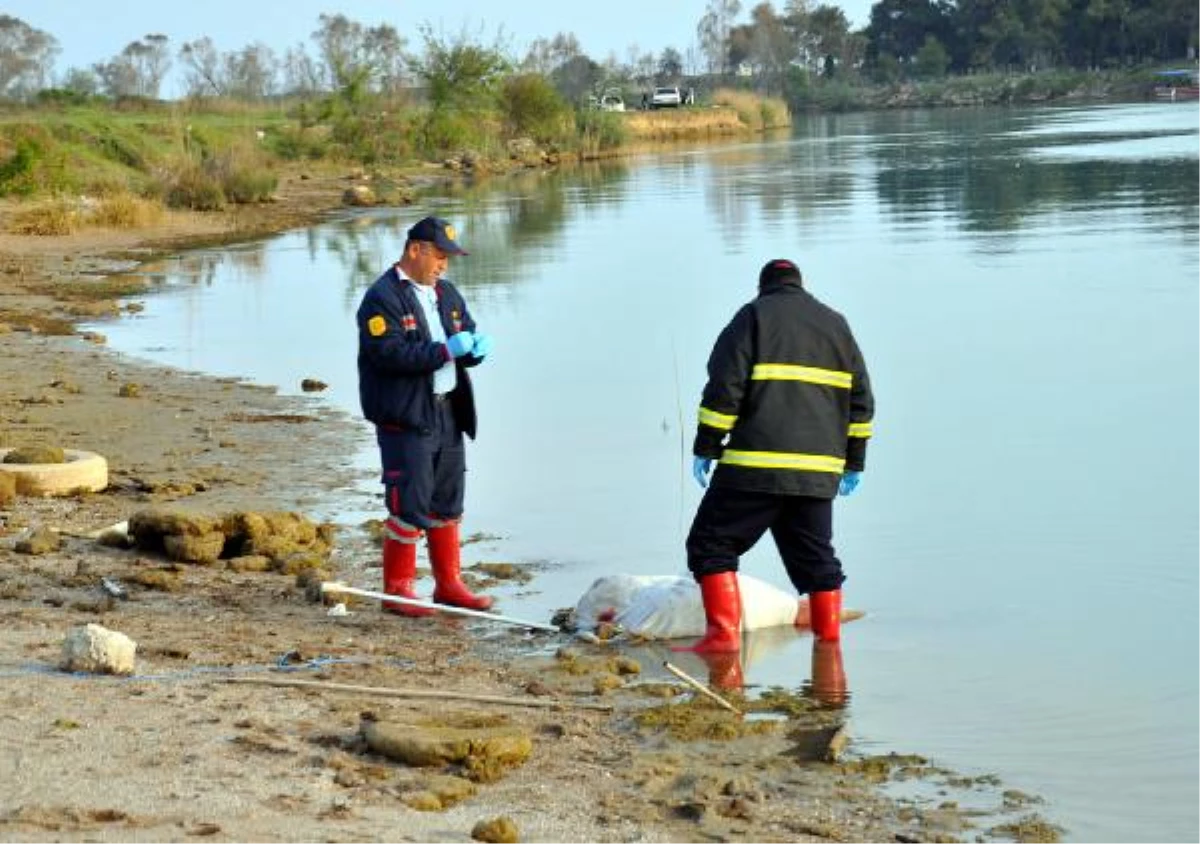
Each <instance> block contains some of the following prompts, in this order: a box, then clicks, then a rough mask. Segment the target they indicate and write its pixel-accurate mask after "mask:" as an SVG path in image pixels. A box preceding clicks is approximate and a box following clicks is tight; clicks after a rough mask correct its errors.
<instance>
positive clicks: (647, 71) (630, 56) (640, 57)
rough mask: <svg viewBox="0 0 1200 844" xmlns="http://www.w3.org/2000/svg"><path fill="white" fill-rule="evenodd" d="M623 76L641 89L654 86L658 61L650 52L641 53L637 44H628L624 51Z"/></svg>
mask: <svg viewBox="0 0 1200 844" xmlns="http://www.w3.org/2000/svg"><path fill="white" fill-rule="evenodd" d="M626 56H627V58H626V60H625V76H627V77H628V78H630V79H632V80H633V81H634V83H635V84H637V85H640V86H641V87H643V88H649V87H651V86H653V85H654V81H655V74H657V73H658V60H657V59H655V58H654V54H653V53H650V52H645V53H643V52H642V48H641V47H639V46H638V45H637V44H630V45H629V47H628V48H627V50H626Z"/></svg>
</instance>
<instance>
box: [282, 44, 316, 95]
mask: <svg viewBox="0 0 1200 844" xmlns="http://www.w3.org/2000/svg"><path fill="white" fill-rule="evenodd" d="M322 89H323V85H322V73H321V63H320V62H319V61H318V60H317V59H315V58H313V57H312V56H310V55H309V54H308V52H307V51H306V50H305V49H304V46H303V45H297V46H295V47H292V48H290V49H289V50H288V51H287V53H286V54H285V55H284V57H283V90H284V91H285V92H286V93H288V94H296V95H299V96H302V97H308V96H312V95H313V94H315V93H317V92H318V91H320V90H322Z"/></svg>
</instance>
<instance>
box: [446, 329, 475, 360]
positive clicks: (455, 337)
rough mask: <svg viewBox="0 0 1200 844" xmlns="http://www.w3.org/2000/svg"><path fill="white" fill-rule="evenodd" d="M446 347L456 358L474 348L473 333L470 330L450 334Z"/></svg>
mask: <svg viewBox="0 0 1200 844" xmlns="http://www.w3.org/2000/svg"><path fill="white" fill-rule="evenodd" d="M446 348H447V349H449V350H450V354H451V355H453V356H454V357H456V358H460V357H462V356H463V355H465V354H467V353H468V352H470V351H471V349H473V348H475V335H474V334H472V333H471V332H470V331H460V332H458V333H457V334H452V335H450V339H448V340H447V341H446Z"/></svg>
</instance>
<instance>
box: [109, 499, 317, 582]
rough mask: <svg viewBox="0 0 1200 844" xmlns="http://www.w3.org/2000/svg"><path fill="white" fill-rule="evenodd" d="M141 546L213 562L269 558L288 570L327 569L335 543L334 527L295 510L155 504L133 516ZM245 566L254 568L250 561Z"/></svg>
mask: <svg viewBox="0 0 1200 844" xmlns="http://www.w3.org/2000/svg"><path fill="white" fill-rule="evenodd" d="M129 534H130V536H132V537H133V539H134V542H135V544H136V546H137V547H138V548H139V549H140V550H142V551H146V552H150V553H158V554H163V555H165V556H166V557H168V558H169V559H172V560H180V561H182V562H188V563H198V564H201V565H212V564H214V563H216V562H217V561H218V560H231V559H241V558H247V557H265V558H267V559H268V560H270V561H271V567H272V568H274V569H275V570H276V571H281V572H283V573H285V574H296V573H298V572H299V571H302V570H304V569H313V568H323V567H324V566H325V561H326V560H327V559H328V557H329V554H330V551H331V550H332V547H333V540H334V526H333V525H331V524H328V523H325V524H319V525H318V524H315V523H314V522H312V521H310V520H309V519H307V518H306V517H304V516H302V515H300V514H298V513H292V512H267V513H256V512H251V511H244V512H235V513H228V514H225V515H221V516H208V515H203V514H198V513H190V512H184V511H180V510H170V509H164V508H152V509H149V510H140V511H138V512H136V513H134V514H133V515H132V516H131V517H130V518H129ZM246 567H247V568H250V569H253V565H252V564H251V563H250V562H247V563H246Z"/></svg>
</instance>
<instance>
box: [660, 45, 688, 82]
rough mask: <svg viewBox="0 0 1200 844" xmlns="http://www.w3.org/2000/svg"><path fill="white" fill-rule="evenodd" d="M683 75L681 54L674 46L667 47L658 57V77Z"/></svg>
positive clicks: (676, 77) (673, 77) (670, 77)
mask: <svg viewBox="0 0 1200 844" xmlns="http://www.w3.org/2000/svg"><path fill="white" fill-rule="evenodd" d="M681 75H683V56H681V55H680V54H679V51H678V50H676V49H675V48H674V47H667V48H665V49H664V50H663V51H662V54H661V55H660V56H659V57H658V76H659V78H660V79H678V78H679V77H680V76H681Z"/></svg>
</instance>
